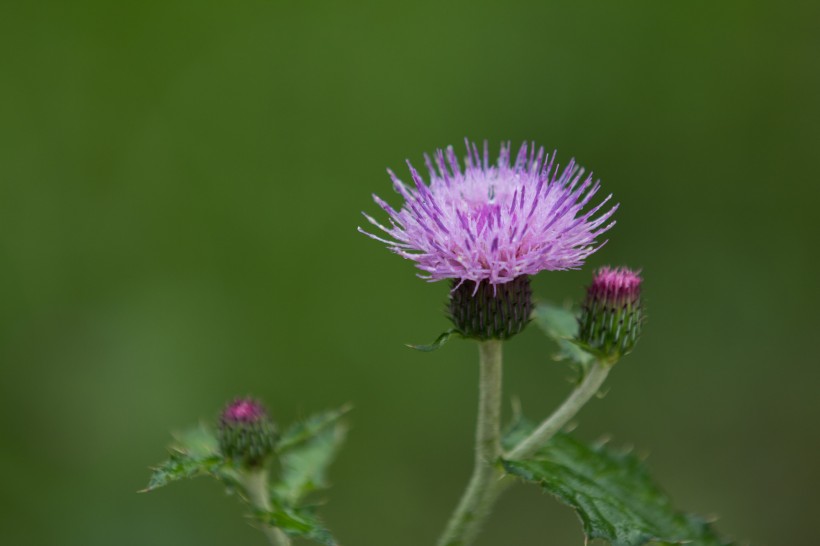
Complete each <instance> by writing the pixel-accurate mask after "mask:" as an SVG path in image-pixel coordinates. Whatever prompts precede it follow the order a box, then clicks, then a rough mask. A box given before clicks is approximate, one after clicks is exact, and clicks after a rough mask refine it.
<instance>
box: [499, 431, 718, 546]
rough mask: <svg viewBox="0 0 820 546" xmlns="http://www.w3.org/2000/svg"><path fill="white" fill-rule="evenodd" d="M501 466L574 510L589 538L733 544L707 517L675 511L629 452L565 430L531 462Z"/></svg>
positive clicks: (635, 545)
mask: <svg viewBox="0 0 820 546" xmlns="http://www.w3.org/2000/svg"><path fill="white" fill-rule="evenodd" d="M520 423H523V421H521V422H520ZM524 427H526V423H523V424H519V425H517V426H516V423H514V424H513V427H511V428H510V431H508V434H510V436H511V441H512V440H514V438H512V436H514V435H516V434H521V432H522V429H523V428H524ZM502 464H503V465H504V469H505V470H506V471H507V472H508V473H510V474H513V475H515V476H518V477H520V478H521V479H523V480H525V481H529V482H534V483H537V484H539V485H541V487H543V488H544V490H546V491H548V492H549V493H551V494H553V495H554V496H555V497H557V498H558V499H559V500H560V501H561V502H563V503H564V504H567V505H569V506H570V507H572V508H574V509H575V511H576V512H577V513H578V515H579V516H580V518H581V522H582V523H583V526H584V532H585V533H586V535H587V538H588V539H590V540H591V539H603V540H606V541H609V542H610V543H611V544H612V545H613V546H639V545H641V544H646V543H648V542H652V543H660V544H681V543H687V544H692V545H697V546H728V545H731V544H732V543H731V542H726V541H724V540H722V539H721V538H720V536H719V535H717V534H716V532H715V531H714V530H713V529H712V527H711V525H709V524H708V523H707V522H706V520H704V519H703V518H700V517H698V516H693V515H688V514H683V513H681V512H678V511H677V510H675V508H674V507H673V506H672V503H671V501H670V500H669V498H668V497H667V496H666V495H665V494H664V493H663V492H662V491H661V490H660V488H658V486H657V485H655V483H654V482H653V481H652V479H651V477H650V476H649V473H648V472H647V469H646V467H645V465H644V464H643V462H641V461H640V460H639V459H638V458H637V457H635V456H634V455H632V454H630V453H628V452H624V451H615V450H612V449H608V448H606V447H605V446H603V445H593V446H588V445H586V444H584V443H582V442H579V441H578V440H575V439H573V438H572V437H570V436H569V435H567V434H563V433H562V434H557V435H556V436H554V437H553V438H552V440H550V442H549V443H548V444H547V446H546V447H545V448H544V449H542V450H541V451H539V453H538V454H536V455H535V456H534V457H533V459H532V460H527V461H502Z"/></svg>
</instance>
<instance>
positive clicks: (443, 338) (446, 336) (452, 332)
mask: <svg viewBox="0 0 820 546" xmlns="http://www.w3.org/2000/svg"><path fill="white" fill-rule="evenodd" d="M453 336H458V337H462V333H461V332H459V331H458V330H456V329H455V328H450V329H449V330H447V331H446V332H444V333H443V334H441V335H440V336H438V337H437V338H436V340H435V341H434V342H433V343H431V344H430V345H411V344H410V343H408V344H407V346H408V347H410V348H411V349H415V350H417V351H421V352H424V353H429V352H431V351H435V350H436V349H440V348H441V346H442V345H444V344H445V343H447V342H448V341H450V338H451V337H453Z"/></svg>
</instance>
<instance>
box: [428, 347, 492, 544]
mask: <svg viewBox="0 0 820 546" xmlns="http://www.w3.org/2000/svg"><path fill="white" fill-rule="evenodd" d="M479 367H480V376H479V397H478V423H477V425H476V443H475V463H474V467H473V475H472V478H470V483H469V484H468V485H467V489H466V491H464V495H463V496H462V497H461V501H460V502H459V503H458V506H457V507H456V510H455V512H453V515H452V516H451V517H450V521H449V522H448V523H447V527H446V528H445V530H444V534H442V535H441V538H440V539H439V541H438V545H439V546H467V545H468V544H470V543H472V541H473V540H474V539H475V537H476V535H477V534H478V531H479V529H480V526H481V523H482V522H483V520H484V519H485V518H486V517H487V515H488V514H489V512H490V508H491V507H492V503H493V500H494V495H492V496H491V495H489V493H490V492H491V491H492V490H493V489H494V484H495V482H496V481H498V480H499V479H500V478H501V473H500V471H499V470H498V469H497V467H496V462H497V461H498V458H499V457H500V456H501V375H502V358H501V341H499V340H489V341H484V342H481V343H480V344H479Z"/></svg>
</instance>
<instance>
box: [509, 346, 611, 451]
mask: <svg viewBox="0 0 820 546" xmlns="http://www.w3.org/2000/svg"><path fill="white" fill-rule="evenodd" d="M611 367H612V366H611V365H610V364H607V363H603V362H600V361H598V360H596V361H595V362H594V363H593V364H592V367H591V369H590V370H589V373H587V375H586V377H585V378H584V380H583V381H582V382H581V384H580V385H578V387H577V388H576V389H575V390H574V391H572V393H571V394H570V395H569V396H568V397H567V399H566V400H564V403H563V404H561V406H560V407H559V408H558V409H556V410H555V412H553V414H552V415H550V416H549V417H548V418H546V419H545V420H544V421H543V422H542V423H541V424H540V425H539V426H538V428H537V429H535V430H534V431H533V432H532V433H531V434H530V435H529V436H527V437H526V438H524V439H523V440H522V441H521V443H519V444H518V445H517V446H515V447H514V448H513V449H512V451H510V452H509V453H507V454H505V458H507V459H512V460H516V459H526V458H527V457H529V456H531V455H533V454H534V453H535V452H536V451H538V450H539V449H540V448H541V447H542V446H544V444H546V443H547V442H548V441H549V439H550V438H552V437H553V436H555V433H556V432H558V431H559V430H561V429H562V428H564V426H565V425H566V424H567V423H568V422H569V421H570V419H572V418H573V417H575V414H577V413H578V411H579V410H580V409H581V408H582V407H584V404H586V403H587V402H589V400H590V398H592V397H593V396H595V395H596V394H597V393H598V391H599V390H600V388H601V385H602V384H603V383H604V380H605V379H606V376H607V375H608V374H609V369H610V368H611Z"/></svg>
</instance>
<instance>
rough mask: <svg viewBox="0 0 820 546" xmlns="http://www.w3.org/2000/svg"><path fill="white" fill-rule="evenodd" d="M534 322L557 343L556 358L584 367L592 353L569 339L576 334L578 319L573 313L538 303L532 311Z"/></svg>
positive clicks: (562, 308) (589, 360) (590, 358)
mask: <svg viewBox="0 0 820 546" xmlns="http://www.w3.org/2000/svg"><path fill="white" fill-rule="evenodd" d="M533 318H534V319H535V323H536V324H538V326H539V327H541V329H542V330H543V331H544V333H546V334H547V336H549V337H550V338H552V340H553V341H555V343H557V344H558V347H559V348H560V351H559V352H558V353H557V354H556V355H555V356H556V358H557V359H558V360H570V361H572V362H574V363H576V364H579V365H581V366H582V367H584V368H586V366H587V365H588V364H589V363H590V362H591V361H592V359H593V358H594V355H592V354H590V353H589V352H588V351H585V350H584V349H583V348H581V347H579V346H578V345H577V344H575V343H573V342H572V341H570V340H571V339H573V338H575V336H576V335H577V334H578V319H577V317H576V316H575V313H574V312H573V311H572V310H570V309H566V308H564V307H558V306H555V305H552V304H549V303H540V304H538V305H537V306H536V307H535V311H533Z"/></svg>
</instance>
